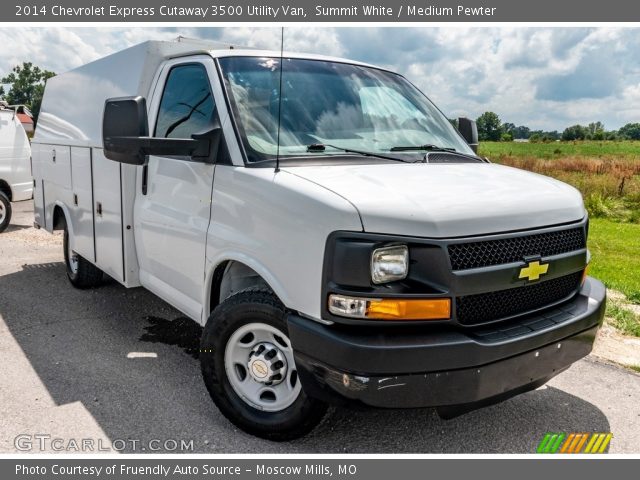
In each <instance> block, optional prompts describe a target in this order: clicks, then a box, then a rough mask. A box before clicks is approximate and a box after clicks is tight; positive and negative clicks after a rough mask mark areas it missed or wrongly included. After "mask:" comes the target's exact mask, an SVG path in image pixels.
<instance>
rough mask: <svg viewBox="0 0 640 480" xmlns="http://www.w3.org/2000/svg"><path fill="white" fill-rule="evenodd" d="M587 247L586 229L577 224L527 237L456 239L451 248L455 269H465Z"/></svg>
mask: <svg viewBox="0 0 640 480" xmlns="http://www.w3.org/2000/svg"><path fill="white" fill-rule="evenodd" d="M585 247H586V239H585V235H584V229H583V228H582V227H578V228H572V229H570V230H558V231H554V232H546V233H537V234H534V235H527V236H524V237H512V238H502V239H499V240H484V241H480V242H469V243H454V244H451V245H449V246H448V250H449V258H450V259H451V266H452V268H453V270H466V269H468V268H480V267H488V266H491V265H501V264H503V263H513V262H520V261H522V260H523V259H524V257H528V256H537V255H540V256H542V257H547V256H549V255H558V254H560V253H566V252H572V251H574V250H581V249H583V248H585Z"/></svg>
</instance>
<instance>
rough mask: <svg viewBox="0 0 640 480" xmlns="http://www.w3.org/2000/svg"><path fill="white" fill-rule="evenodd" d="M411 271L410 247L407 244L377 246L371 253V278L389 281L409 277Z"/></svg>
mask: <svg viewBox="0 0 640 480" xmlns="http://www.w3.org/2000/svg"><path fill="white" fill-rule="evenodd" d="M408 273H409V248H408V247H407V246H406V245H389V246H387V247H382V248H376V249H375V250H374V251H373V253H372V254H371V280H372V281H373V283H376V284H380V283H388V282H393V281H395V280H402V279H404V278H407V274H408Z"/></svg>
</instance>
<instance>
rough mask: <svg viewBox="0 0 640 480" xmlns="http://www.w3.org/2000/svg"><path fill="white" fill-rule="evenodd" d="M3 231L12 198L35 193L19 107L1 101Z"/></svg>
mask: <svg viewBox="0 0 640 480" xmlns="http://www.w3.org/2000/svg"><path fill="white" fill-rule="evenodd" d="M0 194H2V195H3V198H2V199H0V232H2V231H3V230H4V229H6V227H7V226H8V225H9V221H10V219H11V206H10V205H9V204H8V202H7V200H8V201H9V202H19V201H21V200H28V199H30V198H31V196H32V195H33V179H32V177H31V147H30V146H29V139H28V138H27V134H26V133H25V131H24V128H23V127H22V124H21V123H20V119H19V118H18V115H17V114H16V110H15V109H13V108H10V107H3V106H2V105H0Z"/></svg>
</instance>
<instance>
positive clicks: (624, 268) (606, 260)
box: [589, 218, 640, 304]
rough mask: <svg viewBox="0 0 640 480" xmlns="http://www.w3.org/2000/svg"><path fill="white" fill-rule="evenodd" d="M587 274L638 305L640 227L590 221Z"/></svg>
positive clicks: (604, 221) (639, 296)
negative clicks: (589, 263) (589, 261)
mask: <svg viewBox="0 0 640 480" xmlns="http://www.w3.org/2000/svg"><path fill="white" fill-rule="evenodd" d="M589 250H590V251H591V255H592V257H591V265H590V267H589V275H592V276H594V277H595V278H598V279H600V280H602V281H603V282H604V283H605V285H606V286H607V287H609V288H612V289H614V290H618V291H620V292H622V293H624V294H625V295H626V297H627V298H628V299H629V300H630V301H631V302H634V303H639V304H640V225H638V224H632V223H618V222H614V221H611V220H606V219H600V218H592V219H591V221H590V227H589Z"/></svg>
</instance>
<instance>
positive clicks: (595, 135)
mask: <svg viewBox="0 0 640 480" xmlns="http://www.w3.org/2000/svg"><path fill="white" fill-rule="evenodd" d="M476 123H477V125H478V139H479V140H480V141H490V142H510V141H513V140H516V139H527V140H529V141H530V142H553V141H556V140H564V141H572V140H640V123H627V124H626V125H624V126H623V127H621V128H620V129H619V130H606V129H605V127H604V124H603V123H602V122H592V123H589V124H588V125H572V126H570V127H567V128H565V129H564V130H563V131H562V132H559V131H557V130H552V131H544V130H531V129H530V128H529V127H527V126H525V125H518V126H516V125H515V124H513V123H508V122H505V123H502V121H501V120H500V117H499V116H498V114H496V113H494V112H484V113H483V114H482V115H480V116H479V117H478V118H477V120H476ZM454 125H455V123H454Z"/></svg>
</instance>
